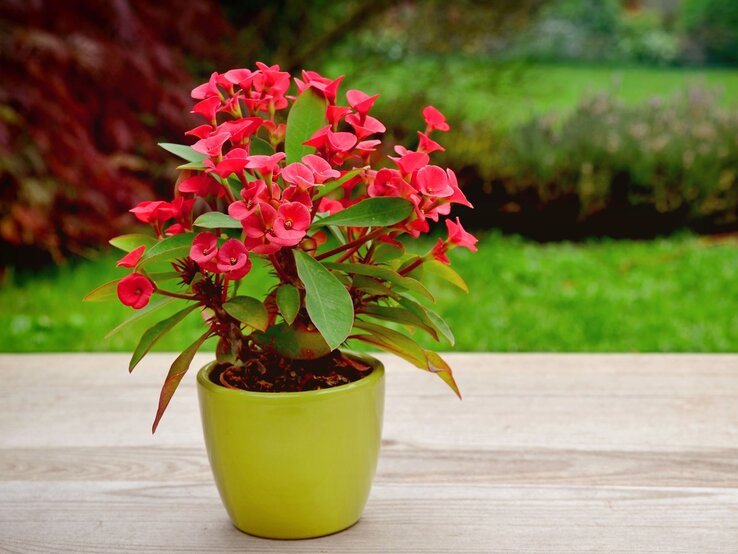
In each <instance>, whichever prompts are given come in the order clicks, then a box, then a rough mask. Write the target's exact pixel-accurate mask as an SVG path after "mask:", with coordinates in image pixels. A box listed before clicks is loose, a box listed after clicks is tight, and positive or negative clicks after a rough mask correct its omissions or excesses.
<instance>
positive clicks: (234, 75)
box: [223, 69, 258, 89]
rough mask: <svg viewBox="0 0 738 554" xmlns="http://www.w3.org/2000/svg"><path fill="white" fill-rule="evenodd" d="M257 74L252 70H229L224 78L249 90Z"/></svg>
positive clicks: (224, 74)
mask: <svg viewBox="0 0 738 554" xmlns="http://www.w3.org/2000/svg"><path fill="white" fill-rule="evenodd" d="M256 73H258V72H256ZM256 73H255V72H253V71H251V70H250V69H229V70H228V71H226V72H225V73H223V78H224V79H225V80H226V81H228V82H229V83H231V84H233V85H238V86H239V87H241V88H243V89H247V88H250V87H251V80H252V79H253V78H254V76H255V75H256Z"/></svg>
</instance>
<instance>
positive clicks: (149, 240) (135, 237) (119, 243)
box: [108, 233, 157, 252]
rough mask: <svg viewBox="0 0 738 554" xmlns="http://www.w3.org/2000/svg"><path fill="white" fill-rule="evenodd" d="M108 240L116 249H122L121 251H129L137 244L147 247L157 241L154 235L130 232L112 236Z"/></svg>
mask: <svg viewBox="0 0 738 554" xmlns="http://www.w3.org/2000/svg"><path fill="white" fill-rule="evenodd" d="M108 242H109V243H110V244H111V245H112V246H115V247H116V248H117V249H119V250H123V252H130V251H131V250H135V249H136V248H138V247H139V246H145V247H146V249H149V248H151V247H152V246H154V245H155V244H156V243H157V240H156V237H152V236H151V235H144V234H143V233H131V234H130V235H120V236H118V237H115V238H112V239H110V240H109V241H108Z"/></svg>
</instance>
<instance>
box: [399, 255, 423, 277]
mask: <svg viewBox="0 0 738 554" xmlns="http://www.w3.org/2000/svg"><path fill="white" fill-rule="evenodd" d="M424 261H425V258H418V259H417V260H415V261H414V262H413V263H411V264H410V265H409V266H407V267H406V268H405V269H402V270H400V271H398V273H399V274H400V275H407V274H408V273H410V272H411V271H412V270H413V269H415V268H416V267H418V266H419V265H420V264H422V263H423V262H424Z"/></svg>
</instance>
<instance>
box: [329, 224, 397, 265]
mask: <svg viewBox="0 0 738 554" xmlns="http://www.w3.org/2000/svg"><path fill="white" fill-rule="evenodd" d="M382 233H384V229H381V228H380V229H375V230H374V231H372V232H371V233H368V234H366V235H364V236H363V237H359V238H358V239H355V240H352V241H351V242H347V243H346V244H342V245H341V246H337V247H335V248H334V249H333V250H328V252H323V253H322V254H320V255H319V256H315V259H316V260H318V261H320V260H325V259H326V258H330V257H331V256H335V255H336V254H340V253H341V252H343V251H345V250H354V251H355V250H356V249H358V248H359V247H360V246H361V245H363V244H364V243H365V242H367V241H370V240H372V239H375V238H377V237H378V236H380V235H381V234H382Z"/></svg>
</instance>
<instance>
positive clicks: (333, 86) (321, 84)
mask: <svg viewBox="0 0 738 554" xmlns="http://www.w3.org/2000/svg"><path fill="white" fill-rule="evenodd" d="M341 81H343V75H341V76H340V77H339V78H338V79H334V80H330V79H328V78H326V77H323V76H321V75H320V74H318V73H316V72H315V71H303V72H302V81H301V80H300V79H297V78H295V83H297V90H298V92H300V93H302V91H304V90H305V89H307V88H312V89H313V90H315V91H316V92H318V93H319V94H320V95H321V96H324V97H325V98H326V100H328V102H329V103H331V104H335V103H336V94H337V93H338V87H339V85H340V84H341Z"/></svg>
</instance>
